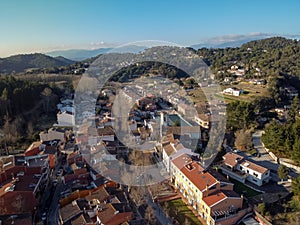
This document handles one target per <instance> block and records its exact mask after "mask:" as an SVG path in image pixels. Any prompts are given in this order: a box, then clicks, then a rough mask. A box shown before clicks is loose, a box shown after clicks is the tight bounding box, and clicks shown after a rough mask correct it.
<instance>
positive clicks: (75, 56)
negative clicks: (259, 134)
mask: <svg viewBox="0 0 300 225" xmlns="http://www.w3.org/2000/svg"><path fill="white" fill-rule="evenodd" d="M110 50H112V48H99V49H93V50H88V49H69V50H59V51H52V52H47V53H45V54H46V55H49V56H52V57H58V56H62V57H64V58H67V59H70V60H74V61H82V60H85V59H88V58H92V57H95V56H97V55H100V54H103V53H106V52H108V51H110Z"/></svg>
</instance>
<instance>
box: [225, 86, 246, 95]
mask: <svg viewBox="0 0 300 225" xmlns="http://www.w3.org/2000/svg"><path fill="white" fill-rule="evenodd" d="M223 93H224V94H228V95H233V96H240V94H242V93H243V90H242V89H238V88H235V87H232V88H226V89H225V90H224V91H223Z"/></svg>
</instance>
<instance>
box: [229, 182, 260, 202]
mask: <svg viewBox="0 0 300 225" xmlns="http://www.w3.org/2000/svg"><path fill="white" fill-rule="evenodd" d="M230 181H231V182H232V183H233V184H234V186H233V189H234V191H236V192H237V193H239V194H243V195H244V196H245V197H247V198H250V197H254V196H256V195H259V194H261V193H260V192H258V191H255V190H253V189H252V188H250V187H248V186H246V185H244V184H243V183H241V182H239V181H237V180H234V179H230Z"/></svg>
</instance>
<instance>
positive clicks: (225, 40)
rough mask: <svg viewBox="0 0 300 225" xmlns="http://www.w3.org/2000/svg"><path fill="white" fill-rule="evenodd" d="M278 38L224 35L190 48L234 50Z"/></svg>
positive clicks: (259, 35)
mask: <svg viewBox="0 0 300 225" xmlns="http://www.w3.org/2000/svg"><path fill="white" fill-rule="evenodd" d="M275 36H278V35H276V34H269V33H250V34H243V35H225V36H220V37H215V38H210V39H208V40H206V41H203V42H202V43H199V44H194V45H191V46H190V47H192V48H194V49H196V50H197V49H200V48H228V47H231V48H236V47H241V46H242V45H243V44H245V43H248V42H250V41H256V40H261V39H266V38H270V37H275ZM280 36H282V37H286V38H292V39H299V35H292V36H291V35H290V36H285V35H280Z"/></svg>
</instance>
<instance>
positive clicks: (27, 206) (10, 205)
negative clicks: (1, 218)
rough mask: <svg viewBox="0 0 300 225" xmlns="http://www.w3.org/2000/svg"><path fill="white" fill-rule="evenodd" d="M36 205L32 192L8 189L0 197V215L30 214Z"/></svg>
mask: <svg viewBox="0 0 300 225" xmlns="http://www.w3.org/2000/svg"><path fill="white" fill-rule="evenodd" d="M36 206H37V202H36V199H35V197H34V194H33V193H32V192H29V191H27V192H26V191H25V192H19V191H8V192H6V193H4V194H3V195H2V196H1V198H0V215H13V214H16V215H18V214H25V213H30V214H31V213H33V211H34V208H35V207H36Z"/></svg>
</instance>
